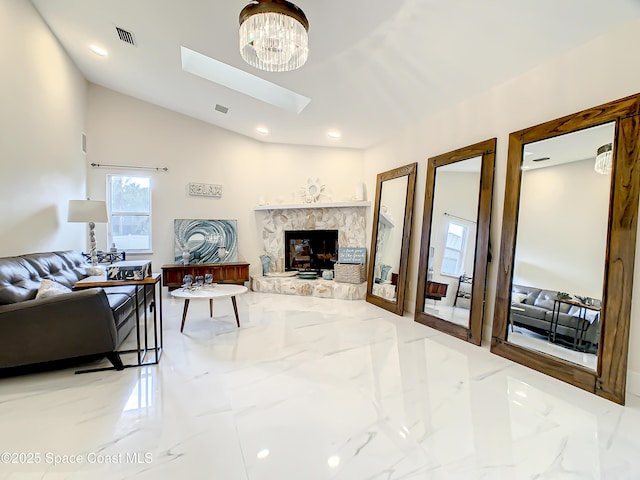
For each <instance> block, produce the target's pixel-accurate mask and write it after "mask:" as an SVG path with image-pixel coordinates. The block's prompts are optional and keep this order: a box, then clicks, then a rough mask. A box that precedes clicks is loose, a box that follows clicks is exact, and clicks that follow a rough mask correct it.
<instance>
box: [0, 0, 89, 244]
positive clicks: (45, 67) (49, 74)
mask: <svg viewBox="0 0 640 480" xmlns="http://www.w3.org/2000/svg"><path fill="white" fill-rule="evenodd" d="M0 59H1V60H2V73H1V74H0V75H1V78H2V88H0V105H1V110H0V112H1V113H0V165H1V174H0V211H1V212H2V215H1V216H0V256H8V255H19V254H22V253H31V252H37V251H45V250H57V249H60V250H62V249H84V248H85V247H86V244H87V227H86V225H82V224H68V223H67V205H68V201H69V200H71V199H84V198H85V195H86V193H85V182H86V171H85V164H84V155H83V154H82V152H81V148H80V135H81V132H82V131H83V130H84V115H85V108H86V81H85V80H84V78H83V77H82V76H81V75H80V73H79V72H78V70H77V69H76V67H75V66H74V65H73V63H72V62H71V61H70V60H69V58H68V57H67V55H66V53H65V52H64V51H63V50H62V48H61V47H60V45H59V44H58V42H57V40H56V39H55V37H54V36H53V35H52V34H51V32H50V31H49V29H48V27H47V26H46V24H45V23H44V22H43V21H42V19H41V18H40V16H39V15H38V13H37V12H36V11H35V9H34V8H33V6H32V5H31V2H26V1H17V0H3V1H2V2H0Z"/></svg>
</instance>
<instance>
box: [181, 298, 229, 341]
mask: <svg viewBox="0 0 640 480" xmlns="http://www.w3.org/2000/svg"><path fill="white" fill-rule="evenodd" d="M189 301H190V299H189V298H185V299H184V308H183V309H182V323H181V324H180V333H182V331H183V330H184V322H185V321H186V320H187V312H188V311H189ZM231 303H232V304H233V312H234V313H235V314H236V325H238V328H240V317H239V316H238V304H237V303H236V297H235V295H234V296H232V297H231ZM209 316H210V317H211V318H213V298H210V299H209Z"/></svg>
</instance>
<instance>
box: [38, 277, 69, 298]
mask: <svg viewBox="0 0 640 480" xmlns="http://www.w3.org/2000/svg"><path fill="white" fill-rule="evenodd" d="M69 292H71V289H70V288H67V287H65V286H64V285H62V284H61V283H58V282H54V281H53V280H49V279H48V278H45V279H44V280H42V283H40V288H39V289H38V293H36V300H40V299H42V298H49V297H55V296H56V295H62V294H64V293H69Z"/></svg>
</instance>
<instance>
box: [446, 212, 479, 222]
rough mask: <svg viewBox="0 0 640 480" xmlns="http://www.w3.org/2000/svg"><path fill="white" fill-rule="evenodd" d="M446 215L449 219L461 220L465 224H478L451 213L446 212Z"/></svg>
mask: <svg viewBox="0 0 640 480" xmlns="http://www.w3.org/2000/svg"><path fill="white" fill-rule="evenodd" d="M444 214H445V215H446V216H447V217H453V218H459V219H460V220H464V221H465V222H469V223H477V222H474V221H473V220H468V219H466V218H463V217H459V216H457V215H451V214H450V213H447V212H444Z"/></svg>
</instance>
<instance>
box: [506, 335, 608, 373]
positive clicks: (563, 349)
mask: <svg viewBox="0 0 640 480" xmlns="http://www.w3.org/2000/svg"><path fill="white" fill-rule="evenodd" d="M507 339H508V340H509V342H511V343H515V344H516V345H520V346H521V347H526V348H529V349H531V350H536V351H538V352H542V353H548V354H549V355H553V356H554V357H558V358H562V359H564V360H567V361H568V362H571V363H576V364H578V365H582V366H583V367H587V368H589V369H591V370H595V369H596V368H598V356H597V355H596V354H594V353H587V352H581V351H579V350H573V349H571V348H569V347H567V346H564V345H562V344H559V343H553V342H550V341H549V340H548V339H547V337H546V336H545V335H540V334H538V333H536V332H533V331H531V330H529V329H527V328H524V327H519V326H517V325H514V326H513V328H512V327H509V334H508V335H507Z"/></svg>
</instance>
